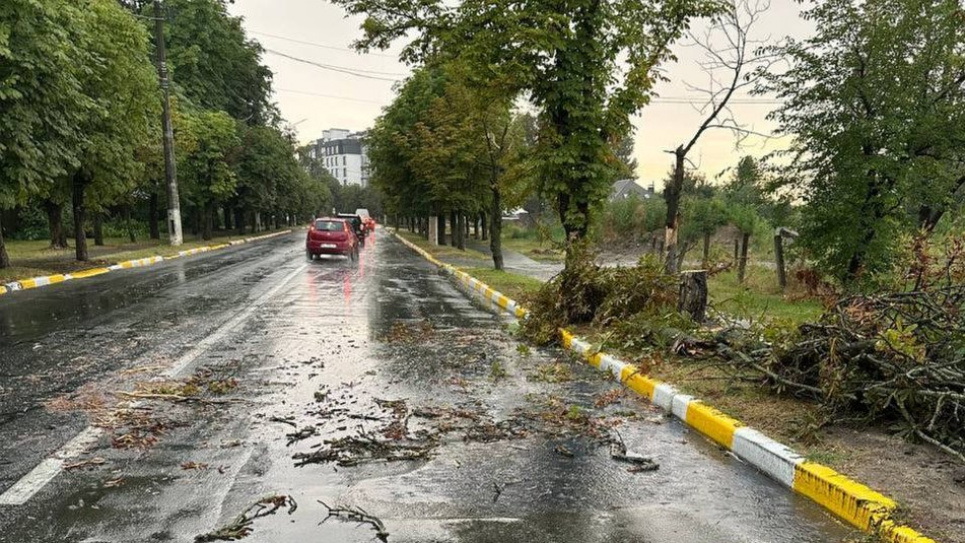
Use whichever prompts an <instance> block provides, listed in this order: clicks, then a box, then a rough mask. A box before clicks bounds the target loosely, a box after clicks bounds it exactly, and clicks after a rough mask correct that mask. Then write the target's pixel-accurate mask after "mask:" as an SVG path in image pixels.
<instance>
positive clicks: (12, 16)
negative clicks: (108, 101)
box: [0, 0, 95, 268]
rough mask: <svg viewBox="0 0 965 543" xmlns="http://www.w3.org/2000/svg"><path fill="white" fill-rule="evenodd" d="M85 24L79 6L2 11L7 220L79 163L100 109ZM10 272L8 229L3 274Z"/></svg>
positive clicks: (48, 2)
mask: <svg viewBox="0 0 965 543" xmlns="http://www.w3.org/2000/svg"><path fill="white" fill-rule="evenodd" d="M84 19H85V17H84V14H83V13H82V11H81V8H80V6H77V5H76V4H75V3H74V2H67V1H61V0H44V1H33V0H9V1H5V2H3V3H2V5H0V214H2V213H3V210H5V209H7V210H9V209H11V208H13V207H14V206H15V205H18V204H22V203H24V202H26V201H27V198H28V197H30V196H34V195H43V194H45V193H47V192H49V191H50V189H51V186H52V183H51V180H53V179H55V178H58V177H64V176H67V175H69V174H70V173H71V171H72V170H73V168H74V167H76V165H77V163H78V160H79V157H78V152H77V151H78V145H79V144H80V140H81V139H82V138H83V134H82V133H81V131H80V130H79V129H78V126H79V125H80V123H81V121H82V120H83V119H84V118H85V115H86V114H87V112H88V111H89V110H91V109H93V108H94V107H95V103H94V100H93V98H92V97H91V96H89V95H88V94H86V93H85V92H84V89H83V85H82V81H81V77H82V73H81V72H82V71H83V67H84V66H85V59H86V58H87V57H86V53H85V52H84V51H83V49H82V48H81V45H80V41H81V40H80V34H81V33H82V32H83V31H84V23H83V21H84ZM9 265H10V260H9V258H8V257H7V251H6V247H5V245H4V243H3V231H2V226H0V268H5V267H8V266H9Z"/></svg>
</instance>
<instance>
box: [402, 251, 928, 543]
mask: <svg viewBox="0 0 965 543" xmlns="http://www.w3.org/2000/svg"><path fill="white" fill-rule="evenodd" d="M394 235H395V236H396V238H397V239H398V240H399V241H401V242H402V243H403V244H405V245H406V246H408V247H410V248H411V249H413V250H414V251H416V252H417V253H419V254H420V255H422V256H423V257H425V258H426V259H427V260H429V261H430V262H432V263H433V264H435V265H436V266H438V267H439V268H440V269H441V270H443V271H444V272H446V273H447V274H449V275H451V276H452V277H453V278H454V279H456V280H457V283H458V284H459V285H461V286H462V287H463V288H464V289H465V290H466V291H467V292H468V293H469V294H470V295H471V296H476V297H478V298H479V299H481V300H482V301H483V302H484V303H485V304H486V305H487V307H490V308H494V307H498V308H500V309H502V310H503V311H505V312H507V313H509V314H510V315H512V316H514V317H516V318H518V319H523V318H526V316H527V315H528V314H529V312H528V311H527V310H526V309H525V308H523V307H522V306H520V305H519V304H518V303H517V302H516V301H514V300H511V299H509V298H508V297H506V296H504V295H503V294H501V293H500V292H498V291H496V290H495V289H493V288H492V287H490V286H489V285H487V284H485V283H483V282H482V281H479V280H478V279H475V278H474V277H472V276H470V275H469V274H467V273H465V272H463V271H461V270H459V269H458V268H456V267H454V266H451V265H449V264H446V263H445V262H441V261H439V260H438V259H436V258H435V257H433V256H432V255H431V254H429V253H428V252H427V251H425V250H423V249H422V248H421V247H418V246H417V245H415V244H414V243H412V242H410V241H408V240H406V239H404V238H403V237H401V236H399V235H398V234H394ZM560 342H561V343H562V345H563V347H564V348H565V349H567V350H569V351H572V352H574V353H576V354H578V355H580V357H582V358H583V359H584V360H585V361H586V362H587V363H588V364H589V365H591V366H593V367H595V368H597V369H599V370H601V371H604V372H608V373H610V374H611V375H612V376H613V377H614V379H617V380H619V381H620V382H621V383H622V384H623V385H624V386H626V387H627V388H629V389H630V390H633V391H634V392H636V393H637V394H639V395H641V396H643V397H645V398H647V399H648V400H650V402H652V403H653V404H654V405H657V406H660V407H662V408H663V409H664V410H666V411H668V412H669V413H671V414H672V415H673V416H674V417H675V418H677V419H679V420H680V421H681V422H683V423H684V424H686V425H687V426H689V427H690V428H693V429H694V430H696V431H698V432H700V433H701V434H702V435H703V436H705V437H706V438H708V439H710V440H711V441H713V442H715V443H717V444H718V445H720V446H721V447H723V448H724V449H726V450H728V451H731V452H732V453H733V454H735V455H736V456H737V457H738V458H740V459H741V460H743V461H745V462H747V463H748V464H751V465H753V466H754V467H756V468H757V469H759V470H761V471H762V472H764V473H765V474H767V475H768V476H770V477H771V478H772V479H774V480H775V481H777V482H779V483H781V484H782V485H784V486H785V487H787V488H789V489H791V490H793V491H794V492H796V493H798V494H801V495H803V496H807V497H808V498H810V499H811V500H812V501H814V502H815V503H817V504H819V505H821V506H822V507H824V508H825V509H827V510H828V511H830V512H831V513H833V514H834V515H835V516H837V517H838V518H840V519H842V520H844V521H846V522H848V523H850V524H851V525H853V526H855V527H857V528H859V529H861V530H863V531H865V532H867V533H871V534H877V535H878V536H879V537H881V539H882V540H884V541H890V542H893V543H936V542H935V541H934V540H933V539H929V538H927V537H925V536H923V535H921V534H919V533H918V532H916V531H915V530H914V529H912V528H909V527H908V526H902V525H900V524H899V522H897V521H896V520H895V519H894V518H893V516H894V515H895V513H896V511H897V509H898V505H897V504H896V503H895V501H894V500H892V499H890V498H888V497H886V496H884V495H882V494H880V493H878V492H876V491H874V490H872V489H871V488H869V487H867V486H865V485H863V484H861V483H858V482H855V481H853V480H851V479H849V478H848V477H846V476H844V475H842V474H840V473H838V472H836V471H834V470H833V469H831V468H829V467H827V466H825V465H822V464H819V463H817V462H811V461H809V460H807V459H805V458H804V457H803V456H801V455H800V454H798V453H796V452H795V451H794V450H793V449H791V448H790V447H787V446H786V445H783V444H782V443H779V442H777V441H775V440H773V439H771V438H769V437H767V436H766V435H764V434H763V433H761V432H759V431H757V430H755V429H753V428H751V427H749V426H746V425H744V424H743V423H741V422H740V421H738V420H736V419H734V418H732V417H730V416H728V415H726V414H724V413H721V412H720V411H718V410H717V409H714V408H713V407H712V406H710V405H709V404H706V403H704V402H702V401H701V400H698V399H697V398H694V397H693V396H690V395H688V394H684V393H682V392H680V391H678V390H677V389H676V388H674V387H673V386H672V385H669V384H667V383H663V382H660V381H658V380H656V379H653V378H652V377H649V376H647V375H644V374H642V373H640V370H639V369H638V368H637V367H636V366H634V365H632V364H629V363H626V362H624V361H622V360H620V359H618V358H616V357H614V356H611V355H609V354H606V353H603V352H600V351H598V350H597V349H594V348H593V346H592V345H591V344H590V343H589V342H587V341H585V340H583V339H580V338H578V337H576V336H574V335H573V334H572V333H570V332H569V331H567V330H560Z"/></svg>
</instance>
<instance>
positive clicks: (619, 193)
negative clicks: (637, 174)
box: [610, 179, 654, 202]
mask: <svg viewBox="0 0 965 543" xmlns="http://www.w3.org/2000/svg"><path fill="white" fill-rule="evenodd" d="M653 194H654V187H653V183H650V186H649V187H644V186H643V185H641V184H640V183H637V180H636V179H621V180H619V181H617V182H616V183H613V187H611V189H610V201H611V202H615V201H617V200H626V199H627V198H630V197H631V196H636V197H637V198H638V199H640V200H647V199H649V198H653Z"/></svg>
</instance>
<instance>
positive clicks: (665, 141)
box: [229, 0, 809, 187]
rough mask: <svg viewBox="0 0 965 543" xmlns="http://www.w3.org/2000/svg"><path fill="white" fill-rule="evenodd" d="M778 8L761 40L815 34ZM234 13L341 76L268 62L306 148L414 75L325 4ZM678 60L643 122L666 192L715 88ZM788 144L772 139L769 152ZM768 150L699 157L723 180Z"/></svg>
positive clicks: (716, 144)
mask: <svg viewBox="0 0 965 543" xmlns="http://www.w3.org/2000/svg"><path fill="white" fill-rule="evenodd" d="M771 1H772V4H771V7H770V10H769V11H768V12H767V14H766V16H765V17H764V18H763V19H762V20H761V21H760V23H759V24H758V26H757V31H756V32H755V34H756V37H757V38H758V39H765V38H768V37H769V36H770V37H771V38H774V39H776V38H780V37H782V36H785V35H788V34H790V35H793V36H796V37H801V36H802V35H804V34H805V33H806V32H808V28H809V25H808V23H806V22H804V21H802V20H801V19H800V18H799V15H798V14H799V10H800V5H799V4H797V3H796V2H795V1H794V0H771ZM229 10H230V11H231V13H232V14H234V15H240V16H242V17H244V24H245V28H246V29H247V31H248V33H249V36H250V37H252V38H254V39H257V40H258V41H260V42H261V43H262V45H263V46H264V47H265V49H268V50H271V51H275V52H277V53H281V54H283V55H289V56H294V57H298V58H299V59H303V60H307V61H310V62H314V63H317V64H323V65H327V66H329V67H331V68H334V69H324V68H320V67H317V66H314V65H311V64H307V63H304V62H299V61H297V60H293V59H290V58H286V57H284V56H281V55H279V54H276V53H272V52H268V53H266V54H265V58H264V62H265V63H266V64H267V65H268V67H270V68H271V70H272V71H273V72H274V73H275V81H274V88H275V93H276V94H275V100H276V101H277V103H278V105H279V107H280V109H281V112H282V115H283V116H284V117H285V119H286V120H287V121H288V122H289V123H290V124H292V125H294V127H295V130H296V131H297V132H298V136H299V139H300V140H301V141H303V142H308V141H311V140H315V139H318V138H320V137H321V135H322V130H325V129H328V128H346V129H349V130H353V131H354V130H365V129H367V128H369V127H371V126H372V124H373V122H374V120H375V118H376V117H378V115H379V114H380V112H381V110H382V108H383V107H385V106H387V105H388V104H390V103H391V102H392V99H393V97H394V93H393V91H392V86H393V82H392V80H397V79H401V78H403V77H404V76H405V75H406V74H408V73H409V69H408V68H407V67H406V66H405V65H404V64H402V63H400V62H398V60H397V59H396V56H395V55H394V54H393V51H386V52H378V53H373V54H368V55H360V54H357V53H355V52H354V51H352V50H351V49H350V44H351V42H352V40H354V39H355V38H357V37H359V36H360V35H361V31H360V30H359V28H358V27H359V24H360V22H361V19H360V18H358V17H355V18H346V17H345V14H344V12H343V11H342V10H341V8H339V7H336V6H333V5H331V4H329V3H327V2H326V1H325V0H236V1H235V3H234V4H233V5H229ZM300 42H303V43H300ZM676 53H677V56H678V57H679V60H678V61H677V62H676V63H673V64H668V65H666V66H665V67H664V69H665V72H666V75H667V76H668V77H669V78H670V80H671V81H670V82H667V83H661V84H660V85H659V86H658V87H657V90H658V92H659V94H660V95H661V97H662V98H661V99H658V101H657V103H653V104H651V105H649V106H647V108H646V109H644V110H643V112H642V113H641V114H640V115H638V116H637V117H636V118H635V119H634V125H635V126H636V127H637V132H636V136H635V146H634V154H635V156H636V158H637V161H638V162H639V167H638V170H637V174H638V176H639V181H640V182H641V183H642V184H644V185H646V184H649V182H651V181H655V182H656V184H657V186H658V187H659V186H660V184H661V183H660V181H661V180H662V179H663V177H664V176H665V175H666V172H667V171H669V169H670V168H671V166H672V164H673V161H672V156H671V155H669V154H667V153H665V152H664V151H665V150H669V149H673V148H674V147H676V146H677V145H680V144H681V143H685V142H686V141H687V140H689V139H690V137H691V136H692V135H693V132H694V131H695V130H696V129H697V127H698V126H699V125H700V122H701V120H702V117H701V116H700V114H699V113H698V112H697V111H695V109H694V106H695V105H700V104H701V103H702V102H701V95H700V94H699V93H695V92H694V91H692V90H689V89H688V87H687V85H686V83H690V84H692V85H697V86H703V85H704V84H705V83H706V80H707V76H706V75H705V74H704V72H703V71H702V70H701V68H700V67H699V66H698V64H697V62H698V60H699V59H700V53H699V51H697V50H696V49H695V48H693V47H685V46H683V45H679V46H677V47H676ZM339 68H348V69H351V70H353V71H355V72H364V75H367V76H369V77H358V76H356V75H350V74H346V73H343V72H339V71H338V69H339ZM747 99H748V98H746V97H745V99H744V102H745V103H743V104H738V105H734V106H733V108H732V109H733V111H734V114H735V116H736V117H737V119H738V121H739V122H741V123H742V124H744V125H746V126H747V127H748V128H753V129H754V130H756V131H758V132H769V131H770V129H771V128H773V126H772V125H771V124H770V123H769V122H767V121H766V120H765V118H764V117H765V115H766V114H767V113H768V112H769V111H770V110H771V109H772V108H773V107H774V104H773V103H768V101H767V100H765V99H762V98H753V99H752V100H753V102H754V103H746V101H747ZM688 101H693V104H690V103H687V102H688ZM778 144H779V143H778V142H776V141H773V140H772V141H771V142H770V143H769V144H768V145H769V147H773V146H775V145H778ZM767 150H768V148H764V147H762V145H761V140H760V139H756V140H755V141H748V142H745V145H744V147H743V148H742V149H740V150H737V149H735V138H734V137H733V135H732V134H731V133H730V132H728V131H724V130H716V131H714V130H711V131H708V132H706V133H705V134H704V135H703V136H702V138H701V140H700V141H699V142H698V144H697V145H696V147H695V148H694V150H693V151H692V152H691V154H690V158H691V159H692V160H693V162H695V163H696V164H697V166H698V167H699V169H700V170H701V171H702V172H704V173H705V174H707V175H708V176H710V177H713V176H714V175H716V174H717V173H718V172H720V171H722V170H724V169H725V168H728V167H733V166H735V165H736V163H737V161H738V159H739V158H740V156H742V155H744V154H751V155H755V156H760V155H763V154H764V153H766V152H767Z"/></svg>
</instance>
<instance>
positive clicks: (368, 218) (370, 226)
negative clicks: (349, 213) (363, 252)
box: [355, 207, 375, 234]
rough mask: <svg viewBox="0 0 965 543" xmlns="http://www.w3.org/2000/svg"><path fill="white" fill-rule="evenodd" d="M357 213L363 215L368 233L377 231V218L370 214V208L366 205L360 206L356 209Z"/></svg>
mask: <svg viewBox="0 0 965 543" xmlns="http://www.w3.org/2000/svg"><path fill="white" fill-rule="evenodd" d="M355 214H356V215H358V216H359V217H362V222H363V223H364V224H365V231H366V233H367V234H368V233H372V232H374V231H375V219H373V218H372V215H370V214H369V210H368V209H365V208H364V207H360V208H358V209H356V210H355Z"/></svg>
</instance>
